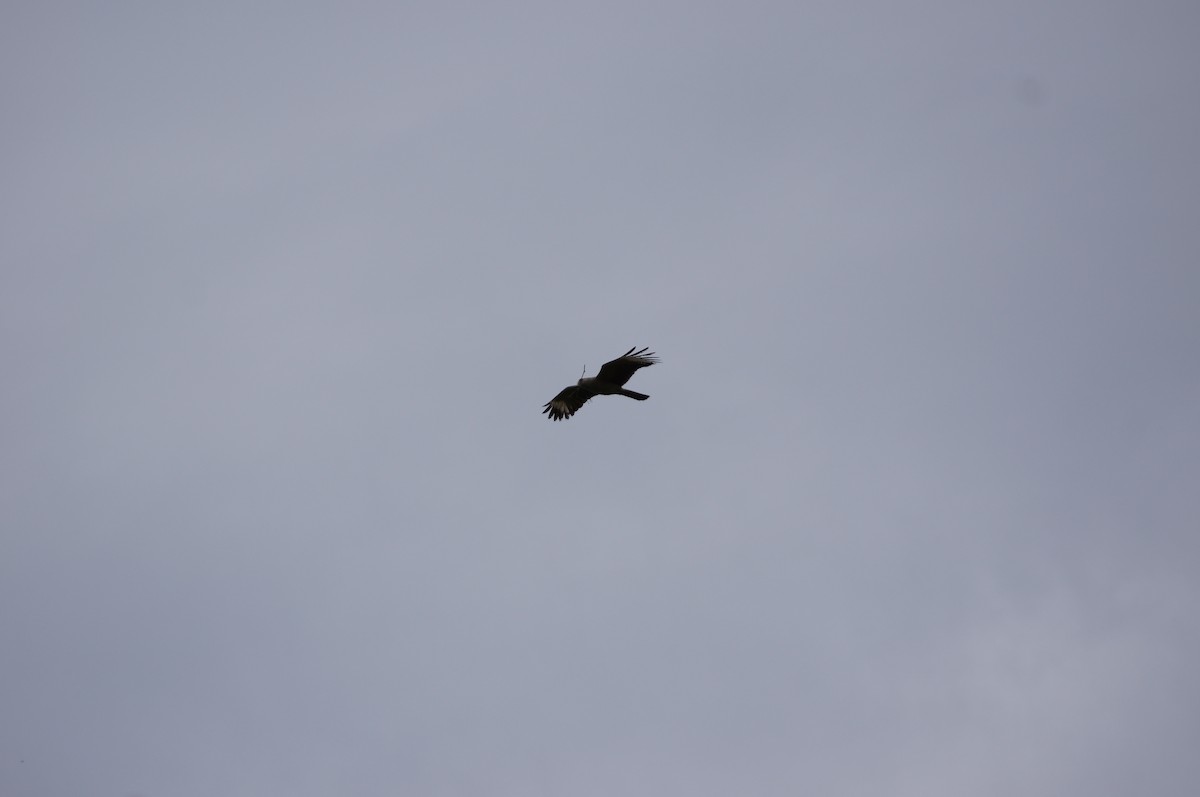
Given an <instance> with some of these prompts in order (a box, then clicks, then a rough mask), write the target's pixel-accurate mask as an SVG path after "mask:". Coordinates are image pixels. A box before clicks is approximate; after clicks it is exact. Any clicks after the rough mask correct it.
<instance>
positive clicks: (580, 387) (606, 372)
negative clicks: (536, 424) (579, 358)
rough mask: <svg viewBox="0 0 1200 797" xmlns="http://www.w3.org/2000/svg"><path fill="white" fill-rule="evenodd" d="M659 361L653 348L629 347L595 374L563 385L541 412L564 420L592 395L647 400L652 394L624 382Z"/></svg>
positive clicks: (553, 418)
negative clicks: (625, 386)
mask: <svg viewBox="0 0 1200 797" xmlns="http://www.w3.org/2000/svg"><path fill="white" fill-rule="evenodd" d="M656 362H658V358H657V357H655V356H654V352H652V351H648V350H647V349H639V350H638V351H634V350H633V349H630V350H629V351H627V352H625V353H624V354H622V355H621V356H620V357H618V358H617V359H615V360H612V361H610V362H606V363H605V364H604V365H603V366H601V367H600V372H599V373H598V374H596V375H595V376H586V377H580V378H579V382H577V383H576V384H574V385H571V386H570V387H564V388H563V389H562V392H561V393H559V394H558V395H557V396H555V397H554V398H552V399H550V400H549V401H548V402H546V408H545V409H544V410H542V412H543V413H545V414H546V415H549V416H550V420H552V421H561V420H562V419H564V418H570V417H571V416H572V415H574V414H575V413H576V412H577V411H578V410H579V408H580V407H582V406H583V405H584V403H585V402H586V401H587V400H588V399H590V398H591V397H592V396H612V395H618V396H628V397H629V398H631V399H637V400H638V401H645V400H646V399H648V398H650V397H649V396H647V395H646V394H645V393H638V392H636V391H633V390H626V389H625V388H624V387H623V385H624V384H625V383H626V382H628V381H629V377H631V376H633V375H634V374H635V373H636V372H637V369H639V368H645V367H646V366H647V365H654V364H655V363H656ZM586 371H587V369H584V372H585V373H586Z"/></svg>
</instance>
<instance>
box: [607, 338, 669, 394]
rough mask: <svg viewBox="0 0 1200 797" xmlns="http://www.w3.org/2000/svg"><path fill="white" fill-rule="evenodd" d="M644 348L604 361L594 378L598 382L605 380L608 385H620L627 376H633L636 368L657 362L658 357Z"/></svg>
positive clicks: (625, 380) (627, 379)
mask: <svg viewBox="0 0 1200 797" xmlns="http://www.w3.org/2000/svg"><path fill="white" fill-rule="evenodd" d="M634 348H636V347H634ZM648 349H649V347H647V348H645V349H639V350H638V351H634V350H633V349H630V350H629V351H627V352H625V353H624V354H622V355H621V356H620V357H618V358H617V359H615V360H611V361H609V362H606V363H605V364H604V365H602V366H601V367H600V372H599V373H598V374H596V379H597V380H598V381H600V382H607V383H608V384H610V385H616V386H617V387H620V386H621V385H623V384H625V383H626V382H628V381H629V377H631V376H633V375H634V374H635V373H636V372H637V369H639V368H645V367H646V366H647V365H654V364H655V363H656V362H658V358H657V357H655V356H654V352H652V351H649V350H648Z"/></svg>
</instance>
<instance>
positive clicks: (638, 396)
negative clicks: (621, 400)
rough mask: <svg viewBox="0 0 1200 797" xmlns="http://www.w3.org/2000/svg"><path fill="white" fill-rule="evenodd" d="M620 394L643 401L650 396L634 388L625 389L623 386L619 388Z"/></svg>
mask: <svg viewBox="0 0 1200 797" xmlns="http://www.w3.org/2000/svg"><path fill="white" fill-rule="evenodd" d="M621 395H622V396H629V398H631V399H637V400H638V401H645V400H646V399H648V398H650V397H649V396H647V395H646V394H645V393H638V392H637V391H636V390H626V389H625V388H621Z"/></svg>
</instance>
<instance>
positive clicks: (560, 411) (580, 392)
mask: <svg viewBox="0 0 1200 797" xmlns="http://www.w3.org/2000/svg"><path fill="white" fill-rule="evenodd" d="M594 395H596V394H595V393H593V392H592V391H590V390H585V389H584V388H582V387H580V386H579V385H571V386H570V387H564V388H563V389H562V391H561V392H560V393H559V394H558V395H557V396H555V397H554V398H552V399H550V400H549V401H547V402H546V408H545V409H544V410H542V412H543V413H545V414H546V415H549V416H550V420H552V421H561V420H563V419H564V418H570V417H571V416H572V415H574V414H575V413H576V412H578V411H579V408H580V407H582V406H583V405H584V403H586V402H587V400H588V399H590V398H591V397H592V396H594Z"/></svg>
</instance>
